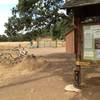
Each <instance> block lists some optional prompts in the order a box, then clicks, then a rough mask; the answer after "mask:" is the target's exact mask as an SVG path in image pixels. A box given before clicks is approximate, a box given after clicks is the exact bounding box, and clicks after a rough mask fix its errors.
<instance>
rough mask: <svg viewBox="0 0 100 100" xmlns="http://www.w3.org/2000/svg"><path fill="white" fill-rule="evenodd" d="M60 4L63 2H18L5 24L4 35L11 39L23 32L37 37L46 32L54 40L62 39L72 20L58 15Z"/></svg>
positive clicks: (31, 0) (52, 0)
mask: <svg viewBox="0 0 100 100" xmlns="http://www.w3.org/2000/svg"><path fill="white" fill-rule="evenodd" d="M62 4H63V0H19V2H18V4H17V5H16V7H14V8H12V17H10V18H9V19H8V23H5V27H6V30H5V33H6V34H7V35H8V36H10V37H11V36H16V35H17V34H20V33H21V32H23V31H25V32H26V33H33V34H34V36H37V37H38V36H43V35H42V34H44V32H48V33H49V35H50V34H52V35H51V36H53V37H54V39H56V38H61V37H63V36H64V33H65V32H66V31H67V29H69V28H70V27H72V26H71V21H72V20H71V19H72V18H71V17H69V16H67V15H66V14H64V13H59V10H60V9H61V6H62ZM35 33H37V35H36V34H35ZM29 35H30V34H29Z"/></svg>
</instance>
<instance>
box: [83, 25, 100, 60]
mask: <svg viewBox="0 0 100 100" xmlns="http://www.w3.org/2000/svg"><path fill="white" fill-rule="evenodd" d="M83 31H84V52H83V54H84V59H88V60H96V59H100V25H84V26H83Z"/></svg>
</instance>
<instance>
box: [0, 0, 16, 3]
mask: <svg viewBox="0 0 100 100" xmlns="http://www.w3.org/2000/svg"><path fill="white" fill-rule="evenodd" d="M17 3H18V0H1V1H0V4H17Z"/></svg>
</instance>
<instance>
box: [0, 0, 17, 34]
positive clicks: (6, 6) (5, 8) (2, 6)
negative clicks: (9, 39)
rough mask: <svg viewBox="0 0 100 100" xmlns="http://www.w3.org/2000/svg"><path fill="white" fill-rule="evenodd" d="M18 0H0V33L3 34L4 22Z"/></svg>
mask: <svg viewBox="0 0 100 100" xmlns="http://www.w3.org/2000/svg"><path fill="white" fill-rule="evenodd" d="M17 3H18V0H1V1H0V35H2V34H4V30H5V27H4V24H5V22H7V21H8V18H9V17H10V16H11V9H12V8H13V7H15V6H16V4H17Z"/></svg>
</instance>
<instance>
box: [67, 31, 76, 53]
mask: <svg viewBox="0 0 100 100" xmlns="http://www.w3.org/2000/svg"><path fill="white" fill-rule="evenodd" d="M66 52H67V53H68V54H74V52H75V50H74V30H73V29H72V30H71V31H69V32H67V33H66Z"/></svg>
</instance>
